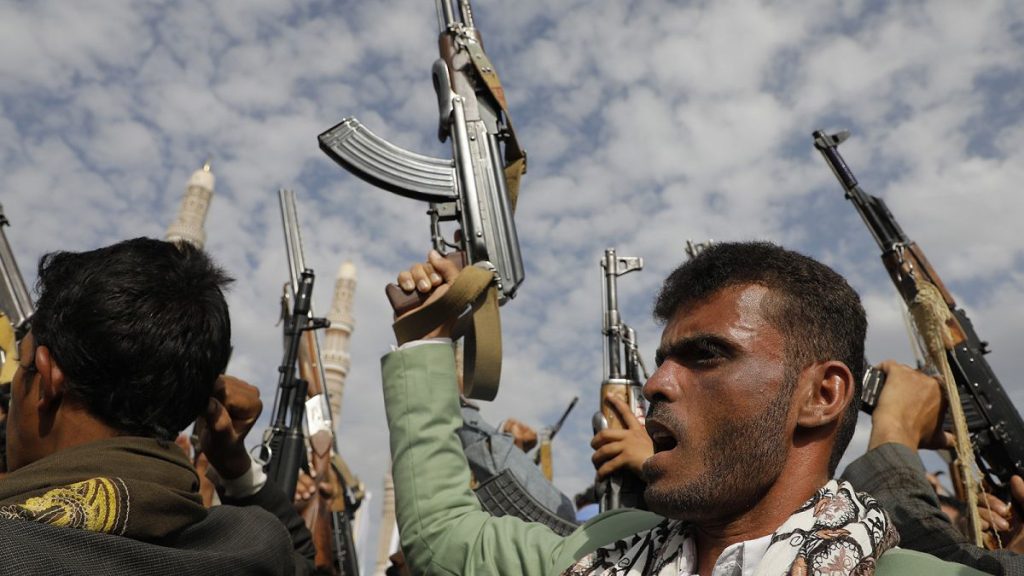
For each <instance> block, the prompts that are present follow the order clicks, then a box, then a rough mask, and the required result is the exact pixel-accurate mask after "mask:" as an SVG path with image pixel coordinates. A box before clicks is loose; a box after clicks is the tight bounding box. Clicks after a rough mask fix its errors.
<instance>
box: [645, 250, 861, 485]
mask: <svg viewBox="0 0 1024 576" xmlns="http://www.w3.org/2000/svg"><path fill="white" fill-rule="evenodd" d="M747 284H756V285H759V286H764V287H765V288H767V289H768V290H770V296H769V298H768V300H767V302H766V304H767V307H766V309H765V316H766V318H767V320H768V321H769V322H771V323H772V325H773V326H774V327H775V328H776V329H778V330H779V332H781V333H782V334H783V336H784V342H785V347H786V358H787V366H786V373H787V375H792V376H793V380H794V382H793V383H791V384H795V377H796V375H798V374H799V373H800V371H801V370H803V369H804V368H805V367H807V366H809V365H810V364H812V363H814V362H819V361H826V360H839V361H842V362H843V363H844V364H846V366H847V367H848V368H849V369H850V372H852V373H853V378H854V386H855V393H854V399H853V401H852V402H850V406H849V407H848V408H847V409H846V412H845V413H844V414H843V416H842V420H841V421H840V424H839V429H838V432H837V433H836V439H835V445H834V446H833V449H832V455H831V457H830V458H829V474H834V473H835V470H836V467H837V466H838V465H839V460H840V458H842V456H843V452H845V451H846V447H847V446H848V445H849V444H850V439H851V438H853V432H854V429H855V428H856V426H857V407H858V403H859V398H860V392H861V387H862V382H861V381H862V379H863V376H864V338H865V335H866V332H867V325H868V322H867V317H866V315H865V313H864V307H863V306H862V305H861V303H860V298H859V297H858V296H857V293H856V292H855V291H854V290H853V288H851V287H850V285H849V284H848V283H847V282H846V280H845V279H844V278H843V277H842V276H840V275H839V274H838V273H836V272H835V271H834V270H832V269H831V268H829V267H828V266H825V265H824V264H822V263H820V262H818V261H816V260H813V259H811V258H808V257H807V256H804V255H802V254H798V253H796V252H792V251H790V250H786V249H784V248H782V247H780V246H776V245H775V244H772V243H770V242H736V243H716V244H712V245H711V246H710V247H708V248H707V249H705V250H703V251H702V252H700V253H699V254H698V255H697V256H696V257H694V258H693V259H691V260H689V261H688V262H685V263H683V265H681V266H680V267H679V268H676V269H675V271H673V272H672V274H670V275H669V277H668V278H667V279H666V280H665V284H664V285H663V286H662V288H661V292H660V293H659V294H658V298H657V300H656V301H655V304H654V316H655V318H657V319H658V320H660V321H661V322H668V321H669V320H671V319H672V317H673V316H674V315H675V314H676V313H677V311H679V310H685V309H686V308H687V307H689V306H692V305H695V304H697V303H699V302H702V301H705V300H707V299H708V298H710V297H711V296H712V295H714V294H716V293H717V292H719V291H721V290H723V289H725V288H730V287H734V286H740V285H747ZM784 392H785V390H784ZM789 392H792V390H790V391H789Z"/></svg>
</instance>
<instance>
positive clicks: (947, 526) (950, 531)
mask: <svg viewBox="0 0 1024 576" xmlns="http://www.w3.org/2000/svg"><path fill="white" fill-rule="evenodd" d="M843 478H845V479H846V480H849V481H850V483H851V484H853V486H854V487H855V488H856V489H857V490H863V491H865V492H867V493H869V494H871V495H872V496H874V497H875V499H877V500H878V501H879V502H880V503H881V504H882V507H884V508H885V510H886V512H888V513H889V516H890V518H891V519H892V521H893V524H894V525H895V526H896V529H897V530H898V531H899V533H900V546H902V547H904V548H909V549H911V550H917V551H920V552H926V553H928V554H932V555H934V556H938V557H939V558H942V559H943V560H949V561H952V562H959V563H961V564H966V565H968V566H972V567H974V568H977V569H979V570H984V571H986V572H989V573H992V574H1003V573H1013V574H1017V573H1022V572H1024V556H1020V555H1017V554H1014V553H1012V552H1004V551H989V550H985V549H983V548H979V547H977V546H975V545H974V544H971V543H970V542H968V540H967V537H966V536H964V535H963V534H962V533H960V531H959V530H957V529H956V527H955V526H953V524H952V522H950V520H949V518H948V517H947V516H946V515H945V514H943V512H942V510H941V508H939V501H938V497H937V496H936V495H935V490H934V489H933V488H932V486H931V484H929V483H928V480H927V478H926V477H925V469H924V465H923V464H922V463H921V459H920V457H918V455H917V452H916V451H914V450H911V449H910V448H908V447H906V446H903V445H901V444H896V443H888V444H883V445H881V446H878V447H876V448H873V449H871V450H869V451H868V452H867V453H866V454H865V455H863V456H861V457H860V458H858V459H857V460H855V461H854V462H852V463H851V464H850V465H849V466H847V468H846V470H844V471H843Z"/></svg>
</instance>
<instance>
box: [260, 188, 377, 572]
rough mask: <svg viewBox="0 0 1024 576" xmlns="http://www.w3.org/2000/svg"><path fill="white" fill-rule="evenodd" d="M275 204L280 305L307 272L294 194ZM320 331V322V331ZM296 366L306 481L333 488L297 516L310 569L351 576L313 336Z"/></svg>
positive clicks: (311, 333)
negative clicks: (309, 550)
mask: <svg viewBox="0 0 1024 576" xmlns="http://www.w3.org/2000/svg"><path fill="white" fill-rule="evenodd" d="M278 198H279V200H280V204H281V220H282V223H283V225H284V237H285V248H286V253H287V254H288V269H289V273H290V280H289V282H288V284H287V285H286V286H285V298H284V301H285V302H288V301H289V300H290V296H291V294H292V293H295V294H297V293H298V292H299V290H301V288H302V285H301V281H302V278H303V271H304V270H308V269H307V268H306V261H305V255H304V253H303V249H302V235H301V232H300V231H299V217H298V213H297V210H296V207H295V194H294V192H292V191H291V190H281V191H279V193H278ZM307 316H308V317H309V321H310V322H311V323H318V322H319V321H320V319H318V318H315V317H314V314H313V306H312V303H310V304H309V306H308V310H307ZM326 325H327V323H326V321H324V327H326ZM298 365H299V375H300V376H301V379H302V380H303V381H304V382H306V383H307V386H306V392H307V397H306V398H304V400H305V413H306V438H307V440H308V443H309V456H310V458H309V469H310V472H311V476H313V477H315V478H316V479H317V481H318V482H322V481H326V482H329V483H330V484H331V486H332V487H333V488H334V490H333V492H334V496H333V497H332V498H330V499H325V498H323V496H322V495H321V494H320V491H319V490H317V492H316V495H315V496H314V498H313V499H312V501H311V502H310V503H309V505H308V506H307V507H306V509H305V510H304V511H303V514H302V515H303V519H304V520H305V521H306V526H307V527H308V528H309V531H310V533H311V534H312V536H313V545H314V547H315V548H316V560H315V563H316V567H317V568H318V569H319V570H320V571H322V572H325V573H329V574H335V575H341V576H357V575H358V574H359V563H358V559H357V557H356V549H355V541H354V539H353V533H352V514H353V513H354V512H355V508H356V507H357V503H356V502H355V501H354V498H353V497H352V491H351V489H350V487H349V486H347V485H346V483H345V481H344V477H343V475H342V474H341V472H340V471H337V470H334V469H333V463H332V460H333V458H332V457H333V455H335V454H336V453H337V442H336V441H335V437H334V424H333V422H332V420H331V409H330V402H329V398H328V396H327V386H326V383H327V378H326V376H325V375H324V367H323V361H322V357H321V354H320V339H319V338H318V337H317V333H316V331H315V330H306V331H303V332H302V334H301V341H300V343H299V358H298ZM293 493H294V492H293Z"/></svg>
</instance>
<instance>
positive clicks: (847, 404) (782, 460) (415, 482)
mask: <svg viewBox="0 0 1024 576" xmlns="http://www.w3.org/2000/svg"><path fill="white" fill-rule="evenodd" d="M457 274H458V273H457V271H456V270H455V269H454V268H453V267H452V266H450V265H449V263H448V262H447V261H445V260H444V259H442V258H440V257H439V255H438V254H436V253H431V255H430V256H429V259H428V262H427V263H426V264H417V265H414V266H413V267H412V268H410V269H409V270H408V271H405V272H402V273H401V274H400V275H399V277H398V282H399V285H400V286H402V287H403V288H404V289H405V290H406V291H412V290H416V291H418V292H420V293H431V292H432V294H431V296H430V298H429V299H428V300H427V302H428V303H429V302H430V301H432V300H434V299H436V298H438V297H440V294H441V293H443V292H444V291H446V290H447V286H448V285H450V284H451V282H453V280H454V278H455V277H456V276H457ZM655 316H656V317H658V319H660V320H661V321H663V322H664V323H665V329H664V331H663V333H662V339H661V343H660V345H659V348H658V353H657V363H658V369H657V371H656V372H655V373H654V374H653V375H652V376H651V378H650V379H649V380H648V381H647V383H646V385H645V387H644V395H645V396H646V397H647V399H648V400H649V402H650V406H651V408H650V412H649V415H648V418H647V422H646V427H647V431H648V433H649V434H650V436H651V438H652V440H653V443H654V447H655V454H654V456H653V457H651V458H650V459H649V460H648V461H647V462H646V463H645V465H644V475H645V477H646V480H647V489H646V492H645V494H644V497H645V500H646V502H647V504H648V506H649V507H650V509H651V511H652V512H643V511H637V510H616V511H611V512H608V513H605V514H602V515H600V516H598V517H596V518H594V519H593V520H591V521H589V522H588V523H587V524H585V525H584V526H582V527H581V528H580V529H578V530H577V531H576V532H574V533H573V534H571V535H570V536H568V537H565V538H561V537H558V536H556V535H555V534H553V533H552V532H551V531H550V530H548V529H547V528H546V527H544V526H541V525H538V524H530V523H524V522H522V521H519V520H517V519H512V518H507V517H504V518H493V517H490V516H489V515H487V514H486V513H483V512H482V511H480V509H479V507H478V506H477V505H476V502H475V500H474V498H473V494H472V492H470V491H469V490H468V489H467V488H466V485H467V478H466V477H467V475H468V472H467V471H466V464H465V460H464V458H462V456H461V451H460V450H459V445H458V441H457V439H456V438H455V432H454V431H455V429H456V428H457V427H458V424H459V420H458V398H457V394H456V391H455V376H454V369H453V366H452V364H453V363H452V360H451V352H450V347H449V346H447V345H442V344H439V343H432V342H430V339H431V338H440V339H441V341H442V342H443V341H444V339H445V338H447V337H448V336H449V334H450V330H451V326H452V324H453V321H452V319H449V320H448V321H446V322H445V323H443V324H442V325H441V326H438V327H437V328H436V329H435V330H434V331H432V332H431V333H430V334H428V335H427V338H425V339H424V340H421V341H417V342H413V343H403V346H402V347H400V348H399V350H398V351H396V352H393V353H391V354H389V355H387V356H385V357H384V359H383V360H382V367H383V374H384V397H385V406H386V409H387V414H388V424H389V426H390V429H391V450H392V457H393V460H394V463H393V474H394V479H395V495H396V502H397V514H398V523H399V531H400V533H401V536H402V547H403V549H404V551H405V552H406V557H407V559H408V562H409V564H410V565H411V566H412V568H413V572H414V573H422V574H559V573H561V574H566V575H577V574H587V575H596V574H609V575H613V574H614V575H641V574H642V575H659V576H661V575H666V574H672V575H688V574H700V575H701V576H709V575H712V574H714V575H716V576H724V575H730V576H731V575H734V574H735V575H740V574H742V575H748V574H757V575H761V574H765V575H768V574H836V575H839V574H871V573H874V572H875V571H876V569H877V571H878V572H879V573H888V574H925V573H927V574H929V575H930V576H935V575H938V574H975V573H977V572H975V571H973V570H971V569H969V568H966V567H963V566H959V565H955V564H949V563H946V562H942V561H940V560H938V559H935V558H933V557H930V556H927V555H924V554H920V553H915V552H909V551H903V550H899V549H897V548H895V545H896V542H897V540H898V537H897V536H896V532H895V530H894V529H893V528H892V526H891V525H890V524H889V521H888V518H887V517H886V515H885V513H884V511H883V510H882V509H881V508H880V506H878V504H877V503H876V502H875V501H874V500H873V499H872V498H871V497H870V496H868V495H865V494H858V493H857V492H856V491H855V489H854V488H853V487H851V486H850V485H849V484H848V483H843V482H838V481H836V480H834V479H832V476H833V474H834V473H835V468H836V465H837V464H838V462H839V459H840V457H841V456H842V453H843V451H844V450H845V448H846V446H847V444H848V443H849V441H850V438H851V437H852V435H853V429H854V426H855V423H856V415H857V412H856V406H855V405H854V403H853V399H854V398H856V397H857V395H858V390H857V388H858V386H859V382H860V376H861V371H862V366H863V364H864V360H863V355H864V351H863V348H864V337H865V332H866V327H867V321H866V319H865V314H864V310H863V307H862V306H861V304H860V300H859V298H858V297H857V295H856V293H855V292H854V291H853V289H852V288H850V286H849V285H848V284H847V283H846V281H845V280H844V279H843V278H842V277H841V276H839V275H838V274H836V273H835V272H834V271H832V270H831V269H829V268H828V267H826V266H824V265H822V264H820V263H818V262H816V261H814V260H812V259H810V258H807V257H805V256H802V255H799V254H796V253H794V252H790V251H787V250H784V249H782V248H779V247H777V246H774V245H772V244H768V243H721V244H716V245H714V246H713V247H711V248H709V249H708V250H706V251H704V252H702V253H701V254H700V255H698V256H697V257H696V258H693V259H691V260H690V261H688V262H687V263H685V264H683V265H682V266H680V267H679V268H678V269H676V270H675V271H674V272H673V273H672V274H671V275H670V276H669V278H668V279H667V280H666V281H665V284H664V286H663V288H662V291H661V293H660V295H659V296H658V299H657V302H656V304H655ZM851 367H854V368H853V369H851Z"/></svg>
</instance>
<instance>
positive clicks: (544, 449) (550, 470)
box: [533, 396, 580, 481]
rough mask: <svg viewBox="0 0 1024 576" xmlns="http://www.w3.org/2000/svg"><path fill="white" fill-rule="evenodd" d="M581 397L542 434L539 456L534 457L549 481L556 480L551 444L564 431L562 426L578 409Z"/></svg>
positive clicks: (573, 399) (574, 400) (538, 447)
mask: <svg viewBox="0 0 1024 576" xmlns="http://www.w3.org/2000/svg"><path fill="white" fill-rule="evenodd" d="M579 399H580V397H579V396H573V397H572V401H571V402H569V406H568V407H567V408H566V409H565V412H562V416H561V417H560V418H559V419H558V421H557V422H555V425H554V426H546V427H545V428H544V429H543V430H541V432H540V444H539V445H538V446H537V455H536V456H535V457H534V459H533V460H534V462H536V463H537V465H538V466H540V469H541V472H542V473H543V474H544V477H545V478H547V479H548V480H549V481H550V480H554V477H555V471H554V467H553V463H552V456H551V442H552V441H553V440H554V439H555V435H556V434H558V431H559V430H561V429H562V425H564V424H565V419H566V418H568V417H569V413H570V412H572V409H573V408H575V407H576V403H577V402H579Z"/></svg>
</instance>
